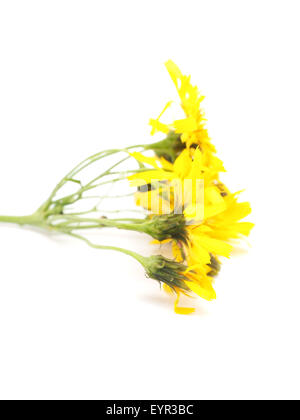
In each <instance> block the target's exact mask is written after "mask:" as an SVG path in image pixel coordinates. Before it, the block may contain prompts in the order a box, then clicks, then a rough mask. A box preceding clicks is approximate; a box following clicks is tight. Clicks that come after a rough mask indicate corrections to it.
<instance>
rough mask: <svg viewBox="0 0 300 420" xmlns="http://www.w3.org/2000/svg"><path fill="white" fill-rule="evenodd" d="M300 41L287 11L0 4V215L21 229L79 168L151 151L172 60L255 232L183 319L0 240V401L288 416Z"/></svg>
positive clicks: (89, 273)
mask: <svg viewBox="0 0 300 420" xmlns="http://www.w3.org/2000/svg"><path fill="white" fill-rule="evenodd" d="M299 39H300V27H299V2H298V1H289V0H285V1H274V0H273V1H267V0H260V1H253V0H251V1H245V0H244V1H240V0H239V1H229V0H228V1H212V0H210V1H201V0H196V1H189V0H185V1H176V0H173V1H167V0H163V1H162V0H160V1H154V0H152V1H151V2H150V1H141V0H140V1H129V0H127V1H109V2H107V1H87V0H85V1H76V0H72V1H64V0H59V1H55V0H51V1H28V0H27V1H14V0H9V1H1V2H0V139H1V140H0V141H1V149H0V150H1V153H0V186H1V195H0V214H28V213H30V212H32V211H33V210H35V209H36V208H37V207H38V206H39V205H40V204H41V202H42V201H43V200H44V199H45V198H46V197H47V195H48V192H49V190H50V189H51V188H52V187H53V184H55V182H56V181H58V180H59V179H60V177H62V176H63V175H64V174H65V172H66V171H67V170H68V169H70V168H71V167H73V166H74V164H76V163H77V161H79V160H81V159H83V158H84V157H86V156H88V155H90V154H92V153H95V152H97V151H99V150H101V149H105V148H109V147H112V146H113V147H114V146H117V147H118V146H120V147H123V146H126V145H128V144H134V143H140V142H145V143H146V142H148V141H151V138H150V136H149V127H148V125H147V124H148V119H149V118H150V117H155V116H156V115H158V113H159V112H160V110H161V109H162V107H163V106H164V104H165V102H166V101H167V100H169V99H171V98H175V97H176V96H175V90H174V87H173V86H172V83H171V81H170V79H169V77H168V75H167V72H166V71H165V69H164V66H163V63H164V61H166V60H167V59H169V58H171V59H173V60H174V61H175V62H176V63H177V64H178V65H179V66H180V67H181V69H182V71H183V72H185V73H190V74H192V79H193V82H194V83H197V85H198V86H199V87H200V89H201V91H202V92H203V94H204V95H205V96H206V97H207V99H206V100H205V102H204V107H205V110H206V114H207V118H208V128H209V131H210V135H211V137H212V138H213V141H214V143H215V144H216V146H217V149H218V152H219V156H220V157H221V158H222V159H223V160H224V162H225V166H226V168H227V170H228V174H227V175H226V182H227V183H228V184H229V186H230V187H231V188H232V190H238V189H243V188H246V190H247V192H246V193H245V194H244V198H245V199H249V200H250V201H251V203H252V206H253V214H252V216H251V220H252V221H254V222H255V223H256V227H255V229H254V231H253V234H252V235H251V237H250V244H251V248H250V250H249V251H247V252H244V251H243V252H241V251H239V252H236V254H238V255H235V256H233V257H232V258H231V260H230V261H226V262H225V263H224V265H223V268H222V272H221V274H220V275H219V277H218V278H217V281H216V290H217V295H218V298H217V300H216V301H215V302H213V303H208V302H204V301H201V300H199V301H198V302H197V306H198V309H197V312H196V314H195V315H193V316H187V317H184V316H179V315H176V314H174V312H173V307H172V305H173V302H172V299H170V298H169V297H168V296H167V295H165V294H163V293H162V292H160V290H159V287H158V285H157V284H156V283H155V282H153V281H152V280H149V279H146V278H145V277H144V273H143V270H142V268H141V267H140V266H138V264H137V263H136V262H135V261H134V260H131V259H130V258H128V257H125V256H123V255H118V254H115V253H113V252H106V251H96V250H92V249H90V248H88V247H86V246H85V245H84V244H81V243H79V242H76V240H69V239H66V238H63V237H49V236H47V235H43V234H41V233H39V232H34V231H32V230H30V229H26V228H25V229H24V228H23V229H20V228H19V227H14V226H7V225H4V224H2V225H1V226H0V229H1V234H0V250H1V254H0V255H1V264H0V398H2V399H6V398H9V399H16V398H22V399H41V398H47V399H79V398H80V399H142V398H143V399H145V398H146V399H152V398H153V399H159V398H160V399H162V398H166V399H184V398H185V399H188V398H189V399H242V398H243V399H252V398H258V399H262V398H271V399H278V398H297V399H298V398H299V396H300V391H299V374H300V366H299V354H300V343H299V316H300V307H299V294H300V282H299V280H300V279H299V266H298V260H299V257H298V251H299V169H298V167H299V140H300V138H299V134H300V129H299V95H300V84H299V78H300V65H299ZM97 239H98V241H99V242H102V243H115V244H117V245H124V246H127V247H128V248H130V249H133V250H136V251H140V252H142V253H144V254H147V253H148V254H150V253H151V252H152V249H153V248H151V246H150V245H149V239H148V238H147V237H143V236H138V235H134V234H126V233H120V232H117V233H111V232H109V231H107V232H105V233H104V232H101V233H99V238H97Z"/></svg>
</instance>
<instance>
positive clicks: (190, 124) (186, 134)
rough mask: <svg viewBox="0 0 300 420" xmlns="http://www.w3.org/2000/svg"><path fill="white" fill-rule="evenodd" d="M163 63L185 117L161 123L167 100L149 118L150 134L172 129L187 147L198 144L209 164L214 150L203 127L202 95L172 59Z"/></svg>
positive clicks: (166, 131)
mask: <svg viewBox="0 0 300 420" xmlns="http://www.w3.org/2000/svg"><path fill="white" fill-rule="evenodd" d="M165 65H166V68H167V70H168V72H169V75H170V77H171V79H172V80H173V82H174V84H175V87H176V90H177V93H178V95H179V98H180V103H181V107H182V109H183V111H184V114H185V118H180V119H177V120H175V121H173V122H171V123H169V124H165V123H162V122H161V117H162V116H163V114H164V113H165V111H166V110H167V109H168V108H169V107H170V105H171V103H172V102H168V103H167V105H166V106H165V107H164V109H163V111H162V112H161V113H160V115H159V116H158V118H156V119H151V120H150V125H151V127H152V131H151V134H155V133H156V132H161V133H165V134H167V133H168V132H169V131H172V130H174V131H175V132H176V133H179V134H180V135H181V140H182V142H183V143H185V144H186V146H187V148H191V147H192V146H193V145H197V146H199V147H200V148H201V150H202V152H203V154H204V159H205V163H206V164H207V165H209V166H210V164H211V160H212V159H213V158H214V153H215V151H216V150H215V147H214V146H213V145H212V143H211V141H210V138H209V135H208V132H207V129H206V128H205V124H206V118H205V115H204V111H203V110H202V109H201V102H202V101H203V99H204V96H202V95H201V94H200V92H199V90H198V88H197V86H193V85H192V84H191V78H190V76H186V75H183V74H182V73H181V71H180V69H179V68H178V66H177V65H176V64H175V63H174V62H173V61H171V60H169V61H167V62H166V63H165Z"/></svg>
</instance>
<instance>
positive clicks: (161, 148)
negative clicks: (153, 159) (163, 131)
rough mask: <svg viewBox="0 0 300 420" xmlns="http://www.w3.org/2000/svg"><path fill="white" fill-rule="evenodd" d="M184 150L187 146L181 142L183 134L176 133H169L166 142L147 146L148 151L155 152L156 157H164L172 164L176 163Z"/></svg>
mask: <svg viewBox="0 0 300 420" xmlns="http://www.w3.org/2000/svg"><path fill="white" fill-rule="evenodd" d="M184 149H185V144H184V143H182V141H181V134H178V133H175V132H174V131H169V133H168V135H167V137H166V138H165V139H164V140H162V141H159V142H157V143H153V144H150V145H149V146H146V150H153V151H154V153H155V154H156V156H158V157H159V158H161V157H162V158H164V159H166V160H167V161H168V162H171V163H174V162H175V160H176V158H177V157H178V156H179V154H180V153H181V152H182V150H184Z"/></svg>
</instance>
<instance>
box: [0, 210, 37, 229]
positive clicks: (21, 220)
mask: <svg viewBox="0 0 300 420" xmlns="http://www.w3.org/2000/svg"><path fill="white" fill-rule="evenodd" d="M0 222H2V223H13V224H17V225H21V226H22V225H30V226H42V225H45V223H44V220H43V217H42V215H41V214H39V213H38V212H37V213H34V214H31V215H29V216H0Z"/></svg>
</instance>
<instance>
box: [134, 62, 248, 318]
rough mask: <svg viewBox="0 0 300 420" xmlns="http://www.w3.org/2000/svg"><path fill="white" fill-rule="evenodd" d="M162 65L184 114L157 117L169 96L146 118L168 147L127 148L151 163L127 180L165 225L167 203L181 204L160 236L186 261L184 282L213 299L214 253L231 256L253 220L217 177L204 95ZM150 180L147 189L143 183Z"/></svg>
mask: <svg viewBox="0 0 300 420" xmlns="http://www.w3.org/2000/svg"><path fill="white" fill-rule="evenodd" d="M166 66H167V69H168V71H169V74H170V76H171V78H172V80H173V82H174V84H175V86H176V89H177V92H178V95H179V97H180V101H181V107H182V109H183V111H184V113H185V118H182V119H180V120H176V121H173V122H172V123H170V124H164V123H162V122H161V117H162V115H163V113H164V112H165V110H166V109H167V108H168V107H169V106H170V102H169V103H168V104H167V105H166V107H165V108H164V110H163V113H161V114H160V116H159V118H157V119H152V120H150V124H151V126H152V133H153V134H154V133H156V132H157V131H159V132H162V133H166V134H167V138H166V140H165V143H166V144H168V147H169V149H165V150H164V151H163V153H162V152H161V149H162V148H163V147H158V148H156V149H155V152H156V157H152V158H149V157H146V156H145V155H142V154H141V153H138V152H134V153H131V155H132V156H133V157H134V158H135V159H136V160H138V161H139V162H141V163H143V164H148V165H149V166H151V169H148V170H146V169H145V171H144V172H139V173H138V174H134V175H131V176H130V177H129V180H130V183H131V185H132V186H136V187H138V192H137V193H136V204H137V205H140V206H143V207H144V208H146V209H147V210H149V211H150V212H151V211H153V210H154V211H155V213H159V214H160V215H161V216H158V215H157V214H156V215H155V216H154V217H155V219H156V220H157V219H159V217H161V218H162V220H163V221H164V223H166V225H168V222H167V221H166V219H167V216H166V215H165V214H164V212H165V211H166V208H167V207H168V209H170V214H169V218H170V220H172V219H173V218H174V212H175V213H176V212H178V203H179V204H180V209H179V211H180V210H181V209H182V218H181V219H180V222H178V225H177V226H178V233H176V229H175V231H174V232H173V234H172V237H169V236H168V235H166V236H165V237H164V238H163V242H164V243H168V242H169V243H171V245H172V250H173V255H174V259H175V260H176V261H178V262H180V263H184V264H186V266H187V269H186V277H188V279H189V281H187V282H186V284H188V286H189V288H190V289H192V290H193V291H195V292H196V293H197V294H198V295H199V296H201V297H202V298H204V299H206V300H212V299H215V297H216V294H215V291H214V288H213V282H214V276H215V275H216V274H217V273H218V271H219V269H220V260H219V258H220V257H229V256H230V253H231V251H232V244H231V243H230V242H231V240H232V239H238V238H241V237H243V236H247V235H249V233H250V231H251V229H252V227H253V224H252V223H249V222H241V219H243V218H245V217H246V216H247V215H248V214H249V213H250V212H251V209H250V204H249V203H247V202H242V203H240V202H238V195H239V193H232V192H230V191H229V189H228V188H227V187H226V186H225V185H224V184H223V183H221V182H220V173H221V172H224V166H223V163H222V161H221V160H220V159H219V158H218V157H217V156H216V154H215V153H216V150H215V148H214V146H213V145H212V143H211V141H210V138H209V136H208V132H207V130H206V128H205V118H204V112H203V111H202V109H201V107H200V104H201V102H202V100H203V96H201V95H200V93H199V91H198V89H197V87H196V86H193V85H192V84H191V82H190V77H188V76H184V75H183V74H182V73H181V71H180V70H179V69H178V67H177V66H176V65H175V64H174V63H173V62H171V61H168V62H167V63H166ZM179 141H180V142H181V144H180V143H179ZM161 144H163V142H161ZM153 180H155V182H154V183H153ZM187 181H188V182H187ZM197 184H198V188H197ZM149 185H151V189H149V188H147V186H149ZM153 185H154V187H152V186H153ZM186 185H188V187H186ZM145 186H146V188H145ZM199 186H201V187H199ZM193 189H195V191H193ZM186 190H188V191H187V192H188V193H186ZM155 203H156V204H155ZM173 230H174V228H173ZM183 231H184V234H183V233H182V232H183ZM159 240H160V239H159ZM160 241H161V240H160ZM164 288H165V289H166V290H167V291H171V289H170V286H169V285H168V284H164ZM172 290H174V291H175V292H176V294H177V297H178V296H179V295H180V293H184V294H186V290H182V289H181V288H180V287H177V286H174V287H172ZM177 303H178V299H177V300H176V304H175V311H176V312H182V308H179V307H178V306H177ZM183 310H184V311H185V308H184V309H183Z"/></svg>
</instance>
